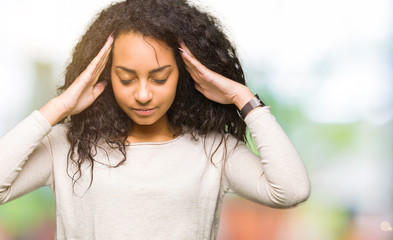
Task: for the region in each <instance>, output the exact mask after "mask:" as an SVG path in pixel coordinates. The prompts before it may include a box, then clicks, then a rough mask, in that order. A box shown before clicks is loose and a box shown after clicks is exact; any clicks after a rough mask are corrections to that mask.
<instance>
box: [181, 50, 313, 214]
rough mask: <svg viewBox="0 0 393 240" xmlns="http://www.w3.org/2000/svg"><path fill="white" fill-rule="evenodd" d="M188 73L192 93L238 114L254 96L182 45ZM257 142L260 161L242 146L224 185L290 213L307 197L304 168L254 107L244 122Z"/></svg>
mask: <svg viewBox="0 0 393 240" xmlns="http://www.w3.org/2000/svg"><path fill="white" fill-rule="evenodd" d="M180 46H181V49H180V50H181V51H182V58H183V60H184V62H185V64H186V68H187V71H188V72H189V73H190V75H191V76H192V77H193V79H194V81H195V88H196V89H197V90H198V91H199V92H201V93H202V94H203V95H204V96H205V97H207V98H208V99H210V100H212V101H215V102H218V103H221V104H235V105H236V106H237V108H238V109H242V108H243V107H244V106H245V105H246V104H247V102H249V101H250V100H251V99H252V98H253V97H254V95H253V94H252V92H251V91H250V89H248V87H246V86H244V85H242V84H240V83H238V82H235V81H233V80H231V79H228V78H226V77H224V76H222V75H220V74H218V73H216V72H213V71H211V70H210V69H208V68H206V67H205V66H204V65H202V64H201V63H200V62H199V61H198V60H197V59H196V58H195V57H194V56H193V55H192V53H191V52H190V50H189V49H188V48H187V46H185V45H184V43H180ZM245 122H246V124H247V126H248V127H249V129H250V131H251V134H252V137H253V138H254V139H255V141H256V144H257V147H258V150H259V153H260V158H258V157H257V156H255V155H253V154H252V153H251V151H250V150H248V149H247V147H246V146H245V145H244V144H243V145H242V146H239V147H238V148H237V149H236V150H235V151H234V152H233V154H232V155H231V156H230V157H229V158H228V164H227V166H226V168H225V169H224V171H225V172H224V174H225V175H224V176H225V178H224V180H226V182H227V184H228V187H230V188H232V189H233V190H234V191H235V192H237V193H239V194H240V195H242V196H244V197H246V198H249V199H251V200H253V201H256V202H259V203H262V204H266V205H269V206H273V207H282V208H283V207H291V206H294V205H296V204H298V203H300V202H302V201H304V200H306V199H307V198H308V196H309V194H310V182H309V179H308V175H307V172H306V169H305V167H304V164H303V162H302V160H301V158H300V157H299V155H298V153H297V151H296V149H295V147H294V146H293V144H292V142H291V141H290V140H289V138H288V136H287V135H286V134H285V132H284V131H283V130H282V128H281V127H280V125H279V124H278V123H277V122H276V120H275V118H274V116H273V115H271V113H270V107H262V108H261V107H257V108H255V109H254V110H252V111H251V112H249V113H248V115H247V116H246V117H245Z"/></svg>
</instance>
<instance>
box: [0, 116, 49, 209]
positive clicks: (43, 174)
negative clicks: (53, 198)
mask: <svg viewBox="0 0 393 240" xmlns="http://www.w3.org/2000/svg"><path fill="white" fill-rule="evenodd" d="M50 131H51V126H50V125H49V123H48V122H47V121H46V119H45V118H43V117H42V115H41V114H40V113H39V112H37V111H35V112H33V113H32V114H30V115H29V116H28V117H27V118H26V119H24V120H23V121H22V122H20V123H19V124H18V125H17V126H15V127H14V128H13V129H11V130H10V131H9V132H7V133H6V134H5V135H4V136H2V137H1V138H0V163H1V168H0V203H5V202H8V201H11V200H12V199H14V198H16V197H19V196H21V195H23V194H26V193H28V192H30V191H32V190H34V189H37V188H39V187H41V186H45V185H50V184H51V183H52V175H51V173H52V161H51V156H50V153H49V151H48V147H47V145H46V144H45V143H44V142H45V141H44V138H45V136H46V135H47V134H48V133H49V132H50ZM29 156H30V159H29V160H28V161H27V159H28V158H29Z"/></svg>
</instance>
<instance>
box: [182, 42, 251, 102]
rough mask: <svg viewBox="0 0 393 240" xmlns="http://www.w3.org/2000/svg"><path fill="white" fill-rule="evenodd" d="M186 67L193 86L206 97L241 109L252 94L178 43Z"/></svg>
mask: <svg viewBox="0 0 393 240" xmlns="http://www.w3.org/2000/svg"><path fill="white" fill-rule="evenodd" d="M180 47H181V48H180V50H181V56H182V58H183V61H184V63H185V64H186V69H187V71H188V72H189V73H190V75H191V77H192V78H193V79H194V81H195V88H196V89H197V90H198V91H199V92H201V93H202V94H203V95H204V96H205V97H207V98H208V99H210V100H212V101H215V102H218V103H221V104H232V103H233V104H235V105H236V106H237V107H238V108H239V109H241V108H242V107H243V106H244V105H245V104H246V103H247V102H248V101H250V100H251V99H252V98H253V97H254V95H253V94H252V92H251V91H250V89H248V87H246V86H245V85H243V84H241V83H238V82H235V81H233V80H231V79H229V78H226V77H224V76H222V75H220V74H218V73H216V72H214V71H212V70H210V69H208V68H207V67H205V66H204V65H203V64H202V63H200V62H199V61H198V60H197V59H196V58H195V57H194V55H193V54H192V53H191V51H190V50H189V49H188V48H187V46H186V45H185V44H184V43H182V42H181V43H180Z"/></svg>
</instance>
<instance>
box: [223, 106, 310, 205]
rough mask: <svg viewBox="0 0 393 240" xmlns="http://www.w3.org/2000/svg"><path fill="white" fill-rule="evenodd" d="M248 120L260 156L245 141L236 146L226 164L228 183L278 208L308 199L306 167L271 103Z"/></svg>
mask: <svg viewBox="0 0 393 240" xmlns="http://www.w3.org/2000/svg"><path fill="white" fill-rule="evenodd" d="M245 122H246V124H247V126H248V127H249V129H250V132H251V135H252V137H253V138H254V139H255V142H256V146H257V148H258V151H259V153H260V156H259V157H257V156H255V155H254V154H253V153H251V152H250V150H249V149H248V148H247V147H246V146H245V145H244V144H243V145H241V146H239V147H238V148H236V149H235V150H234V151H233V154H231V155H230V157H229V158H228V162H227V165H226V168H225V175H224V176H225V180H226V181H227V184H228V187H229V188H231V189H232V190H234V192H236V193H238V194H239V195H241V196H243V197H245V198H247V199H250V200H252V201H255V202H258V203H261V204H265V205H268V206H271V207H276V208H285V207H292V206H295V205H297V204H299V203H301V202H303V201H305V200H306V199H307V198H308V196H309V194H310V182H309V179H308V174H307V171H306V169H305V166H304V164H303V161H302V159H301V158H300V156H299V154H298V153H297V151H296V149H295V147H294V146H293V144H292V142H291V141H290V139H289V138H288V136H287V135H286V134H285V132H284V131H283V129H282V128H281V127H280V125H279V124H278V123H277V121H276V120H275V118H274V116H273V115H272V114H271V113H270V107H268V106H266V107H263V108H260V109H257V110H255V111H254V112H252V113H250V114H249V115H247V117H246V118H245Z"/></svg>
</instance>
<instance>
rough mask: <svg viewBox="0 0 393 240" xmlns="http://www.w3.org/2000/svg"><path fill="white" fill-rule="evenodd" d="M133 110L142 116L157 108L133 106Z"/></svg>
mask: <svg viewBox="0 0 393 240" xmlns="http://www.w3.org/2000/svg"><path fill="white" fill-rule="evenodd" d="M132 110H134V112H136V113H137V114H138V115H140V116H149V115H150V114H152V113H153V112H154V111H155V110H156V108H133V109H132Z"/></svg>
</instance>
